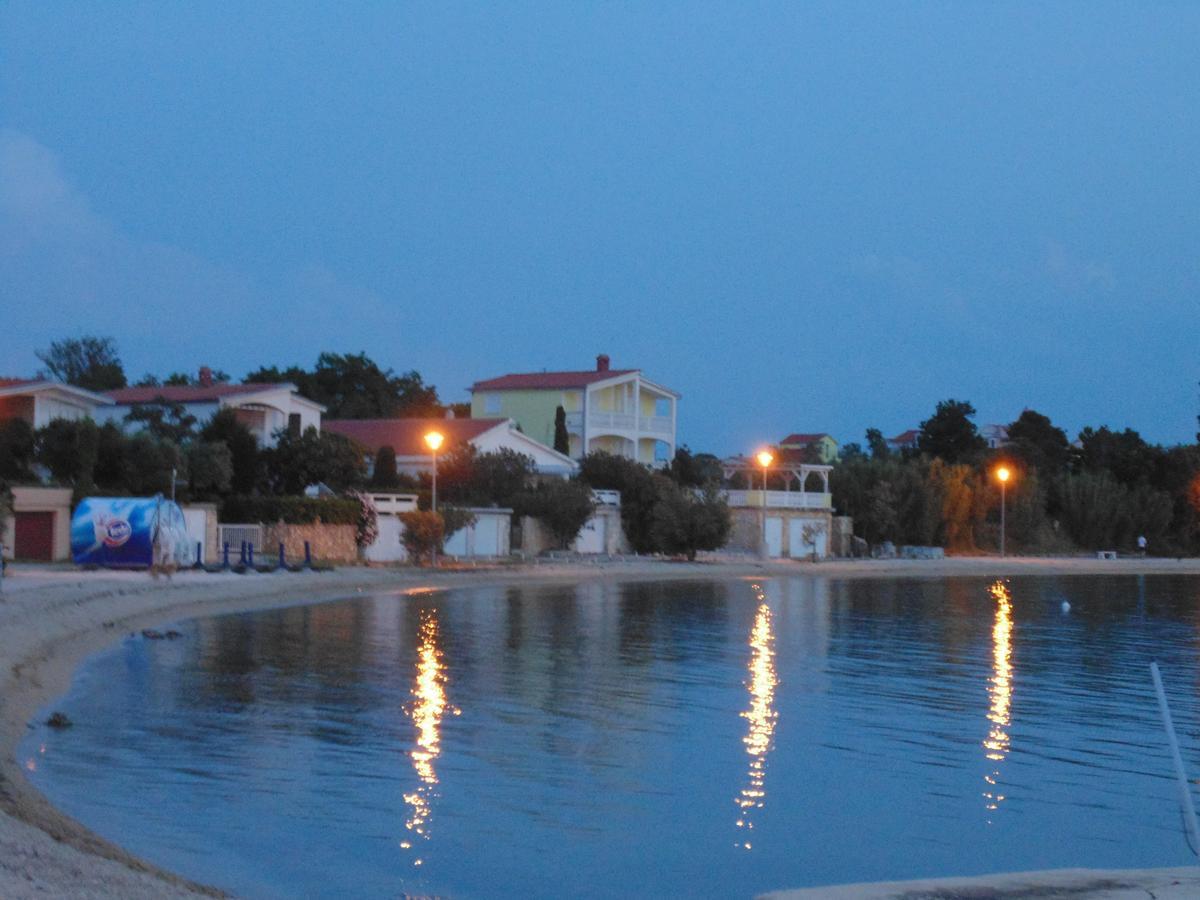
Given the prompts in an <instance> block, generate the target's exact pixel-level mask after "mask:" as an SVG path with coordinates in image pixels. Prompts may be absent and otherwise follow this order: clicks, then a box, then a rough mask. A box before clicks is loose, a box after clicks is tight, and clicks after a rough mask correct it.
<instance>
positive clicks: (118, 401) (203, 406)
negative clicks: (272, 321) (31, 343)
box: [96, 368, 325, 446]
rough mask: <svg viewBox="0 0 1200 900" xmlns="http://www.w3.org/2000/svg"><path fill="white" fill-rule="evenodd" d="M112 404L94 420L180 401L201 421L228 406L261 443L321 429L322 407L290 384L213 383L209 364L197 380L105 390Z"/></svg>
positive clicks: (118, 419)
mask: <svg viewBox="0 0 1200 900" xmlns="http://www.w3.org/2000/svg"><path fill="white" fill-rule="evenodd" d="M108 396H109V398H110V399H111V401H112V405H110V406H107V407H104V408H103V409H101V410H100V411H99V412H98V414H97V416H96V419H97V421H101V422H103V421H115V422H117V423H119V424H122V425H124V420H125V417H126V416H127V415H129V413H130V411H132V409H133V408H134V407H135V406H153V405H155V404H163V403H179V404H181V405H182V406H183V409H184V412H186V413H187V414H188V415H192V416H195V417H196V421H197V422H199V423H200V424H201V425H203V424H204V423H205V422H207V421H208V420H209V419H211V418H212V417H213V415H214V414H215V413H216V412H217V410H219V409H222V408H223V407H229V408H231V409H233V410H234V411H235V414H236V415H237V418H238V421H239V422H241V423H242V424H243V425H245V426H246V427H247V428H249V429H250V431H251V433H252V434H253V435H254V436H255V437H256V438H257V439H258V443H259V444H260V445H261V446H271V445H273V444H274V443H275V432H277V431H280V430H282V429H286V430H288V431H290V432H292V433H294V434H301V433H303V432H304V431H306V430H308V429H309V428H310V427H311V428H316V429H317V430H318V431H319V430H320V429H321V413H323V412H324V411H325V407H323V406H322V405H321V404H319V403H316V402H314V401H312V400H309V399H308V398H307V397H302V396H301V395H300V393H299V391H297V389H296V386H295V385H294V384H291V383H290V382H282V383H279V384H225V383H221V382H215V381H213V378H212V372H211V371H209V370H208V369H207V368H203V369H201V370H200V380H199V383H197V384H187V385H161V386H156V387H131V388H121V389H120V390H116V391H109V392H108Z"/></svg>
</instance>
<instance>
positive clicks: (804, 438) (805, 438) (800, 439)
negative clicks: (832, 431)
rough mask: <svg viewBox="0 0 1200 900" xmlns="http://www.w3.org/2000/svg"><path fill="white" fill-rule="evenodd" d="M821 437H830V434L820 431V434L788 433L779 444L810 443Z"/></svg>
mask: <svg viewBox="0 0 1200 900" xmlns="http://www.w3.org/2000/svg"><path fill="white" fill-rule="evenodd" d="M823 437H830V435H828V434H826V433H825V432H821V433H820V434H789V435H788V436H787V437H785V438H784V439H783V440H782V441H780V442H779V444H780V446H782V445H784V444H811V443H813V442H814V441H819V440H820V439H821V438H823Z"/></svg>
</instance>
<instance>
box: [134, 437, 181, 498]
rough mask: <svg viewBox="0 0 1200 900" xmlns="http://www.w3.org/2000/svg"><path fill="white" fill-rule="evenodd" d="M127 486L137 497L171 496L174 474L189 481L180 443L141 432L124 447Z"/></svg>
mask: <svg viewBox="0 0 1200 900" xmlns="http://www.w3.org/2000/svg"><path fill="white" fill-rule="evenodd" d="M124 456H125V466H124V469H125V472H124V475H125V481H124V487H125V488H126V489H127V490H128V491H129V493H131V494H133V495H134V496H142V497H149V496H152V495H154V494H163V495H164V496H167V497H169V496H170V495H171V473H172V470H174V472H175V473H176V476H177V477H178V478H180V479H182V480H185V481H186V480H187V466H186V461H185V458H184V456H183V453H182V452H181V451H180V449H179V447H178V445H176V444H174V443H173V442H171V441H168V440H163V439H162V438H158V437H155V436H154V435H153V434H151V433H149V432H147V431H142V432H139V433H138V434H135V435H133V436H132V437H131V438H129V440H128V442H127V443H126V444H125V448H124Z"/></svg>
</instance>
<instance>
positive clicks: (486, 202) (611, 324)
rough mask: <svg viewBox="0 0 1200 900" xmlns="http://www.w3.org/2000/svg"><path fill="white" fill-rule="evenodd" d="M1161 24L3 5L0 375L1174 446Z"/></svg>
mask: <svg viewBox="0 0 1200 900" xmlns="http://www.w3.org/2000/svg"><path fill="white" fill-rule="evenodd" d="M1197 46H1200V4H1192V3H1168V2H1163V3H1158V4H1142V3H1121V4H1112V3H1103V2H1087V3H1069V2H1053V3H1049V2H1048V3H1044V4H1023V3H1006V4H987V5H985V4H975V3H867V4H855V3H852V2H845V0H841V2H837V3H831V4H819V3H795V2H784V3H777V4H775V3H761V4H760V3H735V4H730V3H711V4H710V3H702V2H696V0H689V2H686V3H685V2H680V3H669V2H629V3H594V4H592V3H583V2H570V3H563V2H546V3H509V4H484V3H469V4H466V3H437V4H434V3H428V4H397V3H383V2H380V3H327V4H321V3H290V2H287V3H285V2H279V3H269V2H265V3H258V4H232V3H202V4H184V3H145V4H138V3H115V2H114V3H107V2H106V3H93V4H89V3H70V4H67V3H56V2H34V3H25V2H7V3H5V4H4V5H3V6H0V375H30V374H33V373H34V372H35V371H36V369H37V368H38V366H39V363H38V360H37V358H36V357H35V355H34V354H35V351H36V350H38V349H42V348H45V347H47V346H48V345H49V343H50V342H51V341H53V340H56V339H59V338H62V337H77V336H80V335H84V334H101V335H111V336H113V337H114V338H115V339H116V341H117V343H118V345H119V348H120V351H121V356H122V358H123V360H124V363H125V366H126V369H127V371H128V373H129V375H130V376H131V378H137V377H140V376H141V375H142V374H143V373H147V372H153V373H157V374H159V375H165V374H166V373H168V372H170V371H175V370H194V369H196V368H197V367H199V366H200V365H205V364H206V365H209V366H212V367H213V368H216V369H223V370H226V371H228V372H230V373H232V374H233V375H234V376H235V377H241V376H242V375H244V374H245V373H246V372H248V371H250V370H252V369H254V368H257V367H259V366H260V365H280V366H286V365H291V364H301V365H311V364H312V363H313V362H314V361H315V359H316V357H317V355H318V354H319V353H320V352H322V351H325V350H328V351H334V352H359V351H365V352H366V353H367V354H368V355H370V356H371V357H373V358H374V359H376V360H377V361H378V362H380V363H381V364H382V365H384V366H389V367H392V368H394V369H395V370H397V371H408V370H411V369H415V370H417V371H419V372H420V373H421V374H422V375H423V376H424V378H425V380H426V381H427V382H431V383H433V384H435V385H436V386H437V388H438V391H439V393H440V395H441V396H442V398H443V399H444V400H447V401H452V400H465V399H467V393H466V390H467V388H468V387H469V386H470V385H471V384H472V383H473V382H475V381H477V380H481V379H484V378H490V377H494V376H497V375H501V374H504V373H507V372H523V371H538V370H542V369H551V370H555V369H586V368H591V367H592V366H593V365H594V360H595V356H596V355H597V354H598V353H607V354H608V355H609V356H610V357H611V358H612V365H613V367H614V368H641V369H642V370H643V372H644V373H645V375H646V376H647V377H648V378H650V379H652V380H654V381H656V382H658V383H660V384H664V385H666V386H668V387H671V388H673V389H675V390H677V391H679V392H680V393H682V395H683V397H682V400H681V401H680V406H679V439H680V441H681V442H683V443H687V444H689V445H690V446H691V447H692V449H693V450H705V451H711V452H717V453H722V454H724V453H734V452H741V451H745V450H751V449H753V448H754V447H755V446H757V445H758V444H759V443H760V442H763V441H769V440H777V439H779V438H781V437H783V436H784V435H785V434H788V433H790V432H794V431H801V432H819V431H827V432H830V433H831V434H833V435H834V436H835V437H837V438H838V439H839V440H842V441H861V440H862V437H863V432H864V431H865V429H866V428H868V427H878V428H880V429H882V430H883V431H884V433H885V434H894V433H898V432H900V431H903V430H905V429H907V428H910V427H915V426H916V425H918V424H919V422H920V421H921V420H922V419H925V418H927V417H928V416H929V415H930V414H931V413H932V411H933V409H934V406H935V405H936V403H937V402H938V401H939V400H943V399H947V398H956V399H963V400H969V401H971V402H972V403H973V404H974V405H975V406H976V408H977V409H978V411H979V415H978V417H977V419H976V421H977V422H978V423H979V424H985V423H992V422H1009V421H1012V420H1013V419H1015V418H1016V417H1017V416H1018V415H1019V414H1020V412H1021V410H1022V409H1024V408H1027V407H1028V408H1032V409H1036V410H1038V411H1040V412H1043V413H1045V414H1047V415H1049V416H1050V417H1051V418H1052V419H1053V420H1054V421H1055V422H1056V423H1058V424H1060V425H1062V426H1064V427H1065V428H1066V429H1067V430H1068V432H1069V433H1070V434H1071V436H1072V437H1073V436H1074V434H1075V433H1076V432H1077V431H1078V429H1079V428H1081V427H1082V426H1084V425H1092V426H1099V425H1102V424H1107V425H1110V426H1113V427H1118V428H1124V427H1133V428H1136V429H1138V430H1139V431H1141V432H1142V434H1143V435H1144V436H1145V437H1147V438H1149V439H1151V440H1154V441H1160V442H1164V443H1178V442H1182V441H1190V440H1194V439H1195V432H1196V429H1197V422H1196V416H1197V413H1198V412H1200V394H1198V389H1197V382H1200V253H1198V252H1197V249H1198V248H1197V239H1198V237H1200V53H1197V52H1196V47H1197Z"/></svg>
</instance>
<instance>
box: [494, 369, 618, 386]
mask: <svg viewBox="0 0 1200 900" xmlns="http://www.w3.org/2000/svg"><path fill="white" fill-rule="evenodd" d="M637 371H638V370H637V369H606V370H604V371H598V370H596V369H589V370H587V371H584V372H526V373H523V374H516V375H501V376H500V377H499V378H489V379H488V380H487V381H477V382H475V383H474V384H473V385H471V390H472V391H522V390H528V391H536V390H553V389H556V388H582V387H587V386H588V385H589V384H595V383H596V382H597V381H607V380H608V379H609V378H616V377H617V376H618V375H632V374H634V373H635V372H637Z"/></svg>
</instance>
